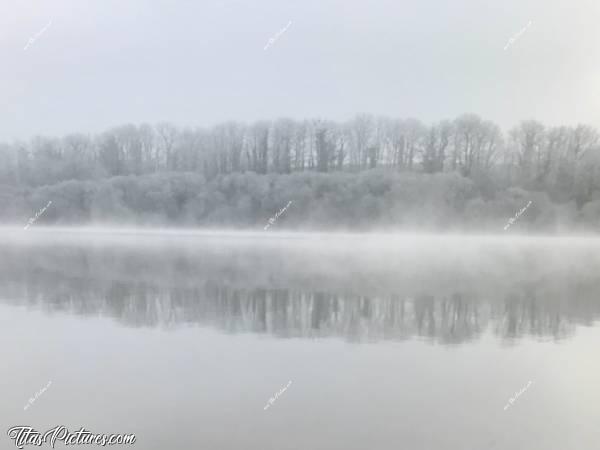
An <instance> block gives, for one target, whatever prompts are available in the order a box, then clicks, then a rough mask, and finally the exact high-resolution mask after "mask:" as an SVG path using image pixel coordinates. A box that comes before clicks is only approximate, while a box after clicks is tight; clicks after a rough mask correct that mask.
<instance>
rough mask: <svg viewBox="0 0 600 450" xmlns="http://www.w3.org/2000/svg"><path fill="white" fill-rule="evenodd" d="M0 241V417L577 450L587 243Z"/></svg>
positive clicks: (275, 438)
mask: <svg viewBox="0 0 600 450" xmlns="http://www.w3.org/2000/svg"><path fill="white" fill-rule="evenodd" d="M1 236H2V237H1V238H0V254H1V255H2V258H1V259H0V312H1V313H2V314H1V317H2V323H1V324H0V325H2V326H1V327H0V338H2V339H3V340H4V341H5V342H13V341H14V340H15V339H16V340H17V341H18V342H19V347H18V349H17V348H15V349H14V350H13V349H7V350H5V363H6V364H7V366H9V367H11V368H12V370H11V371H10V373H9V375H8V379H7V381H8V383H7V384H5V386H7V387H5V388H0V391H1V392H0V394H2V397H3V398H4V399H6V401H5V402H4V403H3V404H2V406H0V419H2V420H3V421H4V422H10V423H12V422H18V421H19V420H20V421H24V420H28V421H30V422H35V423H36V424H37V427H39V428H41V429H50V428H51V427H52V426H54V425H55V423H54V422H57V421H62V422H65V423H68V424H69V425H70V427H71V428H77V427H78V426H79V425H78V424H81V423H82V422H85V424H86V425H87V427H91V428H95V429H98V430H102V429H111V428H112V429H114V423H115V421H117V422H118V423H119V424H120V426H121V427H123V429H126V430H127V432H130V433H135V434H136V436H137V439H138V445H139V446H140V448H144V449H161V448H165V447H164V446H165V445H175V446H176V447H177V448H190V449H192V448H197V446H196V445H195V444H194V445H192V444H190V442H189V440H188V439H187V438H186V436H185V435H183V434H181V432H180V427H181V426H183V427H185V426H189V427H192V426H194V423H196V421H197V420H201V422H202V423H203V431H202V433H200V434H199V436H197V443H198V444H199V445H200V446H201V447H211V448H241V447H243V448H249V449H263V448H284V449H293V448H298V446H300V447H302V448H340V449H342V448H344V449H348V448H350V449H359V448H367V447H369V446H373V445H375V447H378V448H391V447H392V444H393V443H394V442H396V443H401V444H402V446H403V447H405V448H411V449H431V448H448V449H462V448H544V449H559V448H560V449H564V448H572V445H573V444H574V443H575V442H576V443H577V448H581V449H592V448H595V447H594V446H595V445H596V442H597V440H596V438H597V432H596V431H595V430H596V428H595V423H596V419H597V417H598V415H597V412H598V408H597V407H596V406H594V405H596V404H600V401H598V400H600V390H599V389H598V388H597V387H596V386H597V383H593V380H595V379H596V377H597V375H598V374H599V373H600V372H599V367H598V365H597V364H596V363H595V362H594V361H592V360H590V358H589V355H590V353H589V352H590V351H591V349H592V347H593V346H597V345H598V344H600V329H599V327H598V317H599V316H600V301H599V299H598V297H597V292H598V288H599V282H600V280H599V277H598V273H600V271H599V269H600V256H599V255H600V252H599V251H598V250H599V249H600V239H597V238H594V237H584V236H578V237H527V236H508V235H506V234H504V235H495V236H494V235H487V236H483V235H482V236H467V235H433V234H414V233H413V234H408V233H406V234H327V233H290V232H269V233H266V232H252V231H246V232H231V231H217V230H212V231H193V230H169V231H159V230H154V231H153V230H132V229H130V230H114V229H99V228H96V229H44V228H33V227H32V228H31V229H29V230H27V231H23V230H16V229H4V230H3V233H2V234H1ZM596 348H597V347H596ZM90 352H92V353H90ZM40 353H41V354H40ZM48 379H52V380H53V382H52V387H51V388H50V389H48V391H47V392H45V393H44V395H43V397H41V398H40V399H39V400H37V401H36V402H35V404H34V405H32V406H31V407H30V408H28V410H27V411H26V414H27V417H26V418H25V417H22V418H20V415H21V414H24V412H23V411H19V408H21V409H22V405H21V404H22V403H23V404H24V403H25V402H26V400H27V398H29V397H28V396H31V392H35V391H36V389H39V386H44V385H45V384H46V383H47V380H48ZM529 380H533V382H532V385H531V386H530V387H529V388H528V389H527V392H524V393H522V395H520V396H519V398H518V402H517V403H515V404H513V405H512V407H510V408H507V409H505V408H504V407H505V405H506V404H507V402H508V401H509V399H510V398H511V397H514V396H515V392H518V391H519V390H520V389H521V388H522V387H523V386H525V385H527V383H528V381H529ZM289 381H293V384H291V385H290V386H289V389H287V390H286V392H285V395H283V396H281V398H278V399H277V401H276V402H275V403H273V405H272V407H270V408H268V410H264V405H265V403H267V402H268V400H269V397H272V396H273V392H277V391H278V390H279V389H280V388H281V386H285V385H286V384H287V383H289ZM99 385H102V386H103V387H102V393H101V394H100V392H98V393H95V390H96V389H98V387H97V386H99ZM8 386H10V388H8ZM78 392H88V393H90V395H89V398H86V399H85V400H84V401H82V400H81V399H80V398H79V397H78V394H77V393H78ZM592 399H594V400H595V401H596V403H590V402H591V400H592ZM584 401H585V402H587V403H586V404H587V405H590V406H588V409H586V410H583V411H581V410H577V411H578V412H577V424H575V423H574V422H573V419H572V417H573V416H574V414H575V411H576V408H578V406H576V405H580V404H581V402H584ZM157 402H158V403H159V404H160V405H161V408H156V407H155V405H156V404H157ZM112 404H115V405H121V406H120V408H118V409H117V410H115V411H114V412H113V413H112V414H111V417H110V418H108V417H107V416H106V414H104V412H103V411H105V410H106V408H107V407H108V405H112ZM125 405H126V407H125ZM165 409H167V410H168V411H169V414H170V416H171V418H172V421H169V422H168V423H166V424H165V423H163V422H162V420H163V419H162V418H163V417H164V413H163V412H162V411H163V410H165ZM457 411H464V414H457ZM474 420H475V423H476V424H477V425H476V427H475V428H474V429H473V428H472V424H473V423H474V422H473V421H474ZM227 422H231V423H232V426H235V427H236V429H237V430H238V432H236V433H235V434H232V433H225V432H224V429H223V428H222V427H223V423H227ZM355 422H356V423H360V424H361V427H360V428H357V427H349V426H348V424H349V423H355ZM478 422H480V423H478ZM549 422H555V423H560V424H562V426H561V427H555V428H548V423H549ZM159 423H160V424H161V426H160V427H159ZM320 423H327V424H328V426H327V429H324V428H323V427H322V425H320ZM390 423H394V424H395V425H394V427H388V426H387V425H386V424H390ZM519 423H521V424H523V423H525V424H526V428H527V429H526V430H525V429H524V428H519V427H518V426H517V424H519ZM234 424H235V425H234ZM425 424H426V427H427V429H428V430H430V432H428V433H424V432H415V431H414V430H418V429H420V428H419V427H422V426H425ZM274 429H276V430H278V431H276V432H274ZM411 430H413V431H411ZM581 430H583V431H581ZM367 436H368V437H367ZM372 436H375V437H372ZM324 443H326V444H324ZM375 447H373V448H375Z"/></svg>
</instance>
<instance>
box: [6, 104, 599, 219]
mask: <svg viewBox="0 0 600 450" xmlns="http://www.w3.org/2000/svg"><path fill="white" fill-rule="evenodd" d="M598 138H599V135H598V132H597V131H596V130H595V129H594V128H593V127H591V126H588V125H577V126H574V127H569V126H557V127H546V126H544V125H543V124H541V123H539V122H537V121H534V120H528V121H523V122H520V123H519V124H518V125H516V126H515V127H513V128H512V129H510V130H508V132H506V133H504V132H502V131H501V129H500V127H499V126H498V125H496V124H494V123H493V122H491V121H488V120H484V119H482V118H480V117H479V116H477V115H473V114H464V115H462V116H460V117H458V118H456V119H454V120H444V121H440V122H437V123H433V124H429V125H426V124H424V123H422V122H421V121H419V120H416V119H391V118H387V117H375V116H372V115H368V114H360V115H357V116H356V117H354V118H353V119H352V120H349V121H347V122H343V123H338V122H333V121H327V120H321V119H312V120H301V121H297V120H291V119H278V120H274V121H259V122H255V123H253V124H243V123H238V122H227V123H222V124H219V125H216V126H214V127H212V128H196V129H191V128H178V127H175V126H174V125H172V124H169V123H159V124H157V125H154V126H152V125H148V124H142V125H139V126H136V125H123V126H119V127H115V128H112V129H109V130H107V131H105V132H103V133H99V134H96V135H85V134H70V135H67V136H64V137H62V138H50V137H42V136H37V137H35V138H32V139H30V140H29V141H16V142H12V143H3V144H0V187H1V186H3V187H4V189H3V190H4V191H5V193H4V196H3V195H1V193H0V204H1V203H2V198H4V199H5V203H6V202H8V200H6V198H7V197H11V198H13V197H15V195H16V196H21V197H24V198H25V201H26V200H27V199H30V197H31V196H32V195H34V193H35V191H36V190H37V191H39V189H41V188H47V187H48V186H53V185H57V184H59V183H64V182H68V181H78V182H88V181H95V182H100V181H102V180H109V179H113V178H120V177H126V178H128V179H130V178H131V177H141V178H140V180H141V179H142V178H144V179H148V178H151V179H153V180H157V179H160V180H162V181H164V180H165V179H175V180H180V179H181V177H182V176H184V174H185V177H187V178H186V179H188V178H189V177H193V178H194V180H195V181H194V186H193V187H194V189H195V188H198V185H199V184H200V185H202V184H204V183H211V182H215V180H219V179H222V178H223V177H227V178H231V176H233V175H235V174H244V173H246V174H248V175H250V174H254V175H259V176H260V175H271V174H279V175H285V174H294V173H302V172H314V173H319V174H330V173H331V172H340V173H345V174H353V173H354V174H356V173H357V172H365V171H372V170H374V169H375V170H377V171H380V170H382V171H385V172H391V173H398V174H404V175H407V174H412V175H419V174H424V175H425V174H426V175H434V174H453V175H458V176H460V177H461V178H464V179H466V180H469V181H470V182H471V183H473V185H474V186H476V188H477V190H478V194H477V195H480V196H481V197H482V198H484V199H486V200H487V199H490V198H491V199H493V198H494V197H495V196H496V194H497V193H498V192H500V191H503V190H507V189H511V188H518V189H522V190H525V191H537V192H543V193H545V194H546V195H547V196H548V198H549V199H550V200H551V201H552V202H554V203H560V204H566V203H569V202H573V203H574V205H575V207H576V208H577V209H578V210H581V208H583V207H584V206H585V205H586V204H589V203H590V202H592V203H593V204H594V205H595V202H596V201H598V200H600V198H599V195H598V194H599V192H600V182H599V177H598V167H599V165H600V146H599V139H598ZM177 173H179V174H180V175H176V174H177ZM412 175H411V176H412ZM165 177H166V178H165ZM173 177H174V178H173ZM333 178H335V179H341V178H336V177H333ZM453 182H454V181H453ZM121 184H123V182H121ZM88 187H89V186H88ZM82 195H84V196H85V194H82ZM124 195H127V194H124ZM288 200H290V198H286V199H281V201H282V203H283V204H286V203H287V201H288ZM107 201H108V200H107ZM13 203H14V202H13ZM81 203H82V204H83V203H85V201H84V200H81ZM7 206H10V205H7ZM13 206H14V205H13ZM521 206H522V205H521ZM273 207H274V208H275V207H276V206H273ZM594 208H596V206H594ZM588 209H589V205H588Z"/></svg>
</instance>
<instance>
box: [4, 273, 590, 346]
mask: <svg viewBox="0 0 600 450" xmlns="http://www.w3.org/2000/svg"><path fill="white" fill-rule="evenodd" d="M34 273H35V275H34V274H31V275H30V276H27V277H24V278H21V279H18V280H14V279H12V278H11V279H5V277H0V298H3V299H5V301H7V300H6V299H11V300H8V301H10V302H11V303H17V304H21V305H28V306H39V307H41V308H43V309H47V310H50V311H64V312H69V313H73V314H85V315H94V316H97V315H101V316H106V317H113V318H116V319H118V320H119V321H120V322H121V323H123V324H125V325H127V326H152V327H155V326H161V327H174V326H179V325H184V324H196V325H201V326H210V327H216V328H218V329H219V330H222V331H225V332H231V333H242V332H252V333H268V334H271V335H275V336H278V337H343V338H345V339H349V340H352V341H369V340H380V339H390V340H402V339H407V338H411V337H423V338H427V339H433V340H436V341H440V342H443V343H460V342H464V341H468V340H471V339H474V338H477V337H478V336H480V335H481V333H483V332H484V331H485V330H486V329H487V328H488V327H489V326H491V328H492V330H494V331H495V333H496V334H497V335H499V336H501V337H505V338H518V337H522V336H525V335H535V336H547V337H554V338H561V337H565V336H568V335H570V334H571V333H572V332H573V330H574V326H575V324H578V323H589V321H591V320H593V319H594V318H596V317H598V316H600V304H599V303H598V302H597V301H596V298H595V297H594V293H593V292H587V293H586V295H585V296H581V295H580V297H579V298H578V299H576V300H575V302H570V301H561V299H558V298H555V299H549V298H545V299H543V300H537V299H536V298H535V293H533V294H534V295H533V296H532V292H531V291H530V290H529V289H524V290H521V291H517V290H515V291H512V292H509V293H507V294H505V295H504V298H503V299H501V298H498V299H494V300H491V299H486V300H484V299H481V298H477V297H474V296H473V295H470V294H461V293H449V294H448V295H445V296H438V297H434V296H432V295H429V294H420V295H416V296H405V295H400V294H393V295H386V296H373V297H367V296H359V295H351V294H346V295H340V294H336V293H325V292H314V291H298V290H288V289H251V290H247V289H235V288H231V287H227V286H223V285H220V284H217V283H215V282H210V281H209V282H199V283H198V285H197V286H196V287H185V288H180V287H170V288H168V287H164V286H152V285H149V284H147V283H135V282H130V283H128V282H109V281H100V280H93V279H88V280H85V279H77V278H72V279H69V278H62V277H58V278H57V277H56V273H43V272H40V271H39V270H36V271H35V272H34ZM11 280H12V281H11ZM580 294H582V293H581V292H580Z"/></svg>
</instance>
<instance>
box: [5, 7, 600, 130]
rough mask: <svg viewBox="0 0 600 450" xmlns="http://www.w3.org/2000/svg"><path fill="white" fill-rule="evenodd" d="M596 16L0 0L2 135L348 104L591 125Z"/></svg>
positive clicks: (574, 11) (318, 110) (590, 10)
mask: <svg viewBox="0 0 600 450" xmlns="http://www.w3.org/2000/svg"><path fill="white" fill-rule="evenodd" d="M530 20H531V21H532V24H531V26H529V27H528V28H527V30H526V31H525V32H523V33H522V34H521V35H520V37H519V38H518V39H517V40H516V42H514V44H512V45H511V46H510V47H509V48H508V49H507V50H503V48H504V47H505V45H506V44H507V42H508V40H509V39H510V38H511V37H512V36H514V35H516V34H517V33H518V32H519V31H520V30H522V29H523V28H524V27H526V25H527V23H528V22H529V21H530ZM50 21H52V24H51V25H50V27H48V28H47V29H46V30H45V31H44V32H43V33H42V34H41V35H40V36H39V37H38V38H37V40H36V41H35V42H34V43H33V44H30V46H29V48H28V49H27V50H26V51H25V50H23V49H24V47H25V46H26V45H27V42H28V40H29V39H30V38H31V37H34V36H35V35H36V34H37V33H39V32H40V30H42V29H43V28H44V27H45V26H46V25H47V24H48V23H49V22H50ZM290 21H291V22H292V24H291V25H290V26H289V28H288V29H287V30H286V31H285V32H284V33H283V34H281V36H279V38H278V39H277V40H276V41H275V42H274V43H273V44H272V45H271V46H270V47H269V48H268V49H267V50H266V51H265V50H264V47H265V45H266V44H267V42H268V41H269V39H270V38H271V37H273V36H275V35H276V34H277V33H278V32H279V31H280V30H281V29H283V28H285V27H286V26H287V25H288V23H289V22H290ZM598 23H600V1H598V0H573V1H567V0H561V1H559V0H502V1H498V0H494V1H491V0H453V1H450V0H443V1H442V0H437V1H434V0H414V1H405V0H368V1H365V0H294V1H290V0H287V1H282V0H244V1H242V0H220V1H217V0H207V1H204V0H200V1H198V0H196V1H183V0H152V1H150V0H147V1H142V0H44V1H41V0H37V1H33V0H0V141H6V140H12V139H14V138H28V137H31V136H33V135H36V134H45V135H63V134H66V133H69V132H96V131H102V130H105V129H107V128H109V127H111V126H113V125H120V124H125V123H135V124H138V123H141V122H150V123H155V122H158V121H161V120H168V121H171V122H173V123H174V124H176V125H213V124H215V123H218V122H221V121H223V120H229V119H236V120H242V121H253V120H257V119H263V118H265V119H274V118H278V117H282V116H286V117H292V118H299V119H301V118H305V117H321V118H326V119H334V120H344V119H347V118H350V117H352V116H353V115H354V114H356V113H360V112H369V113H373V114H383V115H387V116H392V117H416V118H418V119H421V120H423V121H425V122H430V121H434V120H439V119H444V118H454V117H456V116H458V115H459V114H462V113H464V112H473V113H476V114H479V115H481V116H482V117H484V118H486V119H490V120H493V121H495V122H496V123H498V124H499V125H500V126H501V127H502V128H504V129H506V128H508V127H510V126H512V125H514V124H516V123H517V122H518V121H520V120H523V119H530V118H535V119H538V120H540V121H542V122H544V123H545V124H547V125H558V124H566V125H571V124H576V123H578V122H583V123H589V124H592V125H594V126H597V127H599V128H600V108H599V106H600V58H599V57H598V56H599V55H600V51H599V50H600V39H599V38H600V26H598Z"/></svg>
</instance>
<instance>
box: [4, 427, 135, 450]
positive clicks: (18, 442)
mask: <svg viewBox="0 0 600 450" xmlns="http://www.w3.org/2000/svg"><path fill="white" fill-rule="evenodd" d="M8 437H9V438H11V439H13V440H14V441H15V446H16V447H17V448H19V449H22V448H23V447H24V446H25V445H36V446H38V447H39V446H41V445H43V444H50V445H51V446H52V448H54V446H55V445H56V442H57V441H62V442H64V443H65V445H84V444H96V445H100V446H102V447H105V446H107V445H118V444H133V443H135V434H95V433H92V432H91V431H88V430H86V429H85V428H83V427H81V429H80V430H79V431H75V432H73V433H71V432H69V430H68V429H67V427H65V426H64V425H58V426H56V427H54V428H52V429H51V430H48V431H46V432H45V433H44V434H42V433H40V432H39V431H36V430H34V429H33V427H30V426H25V425H18V426H16V427H12V428H10V429H9V430H8Z"/></svg>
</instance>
